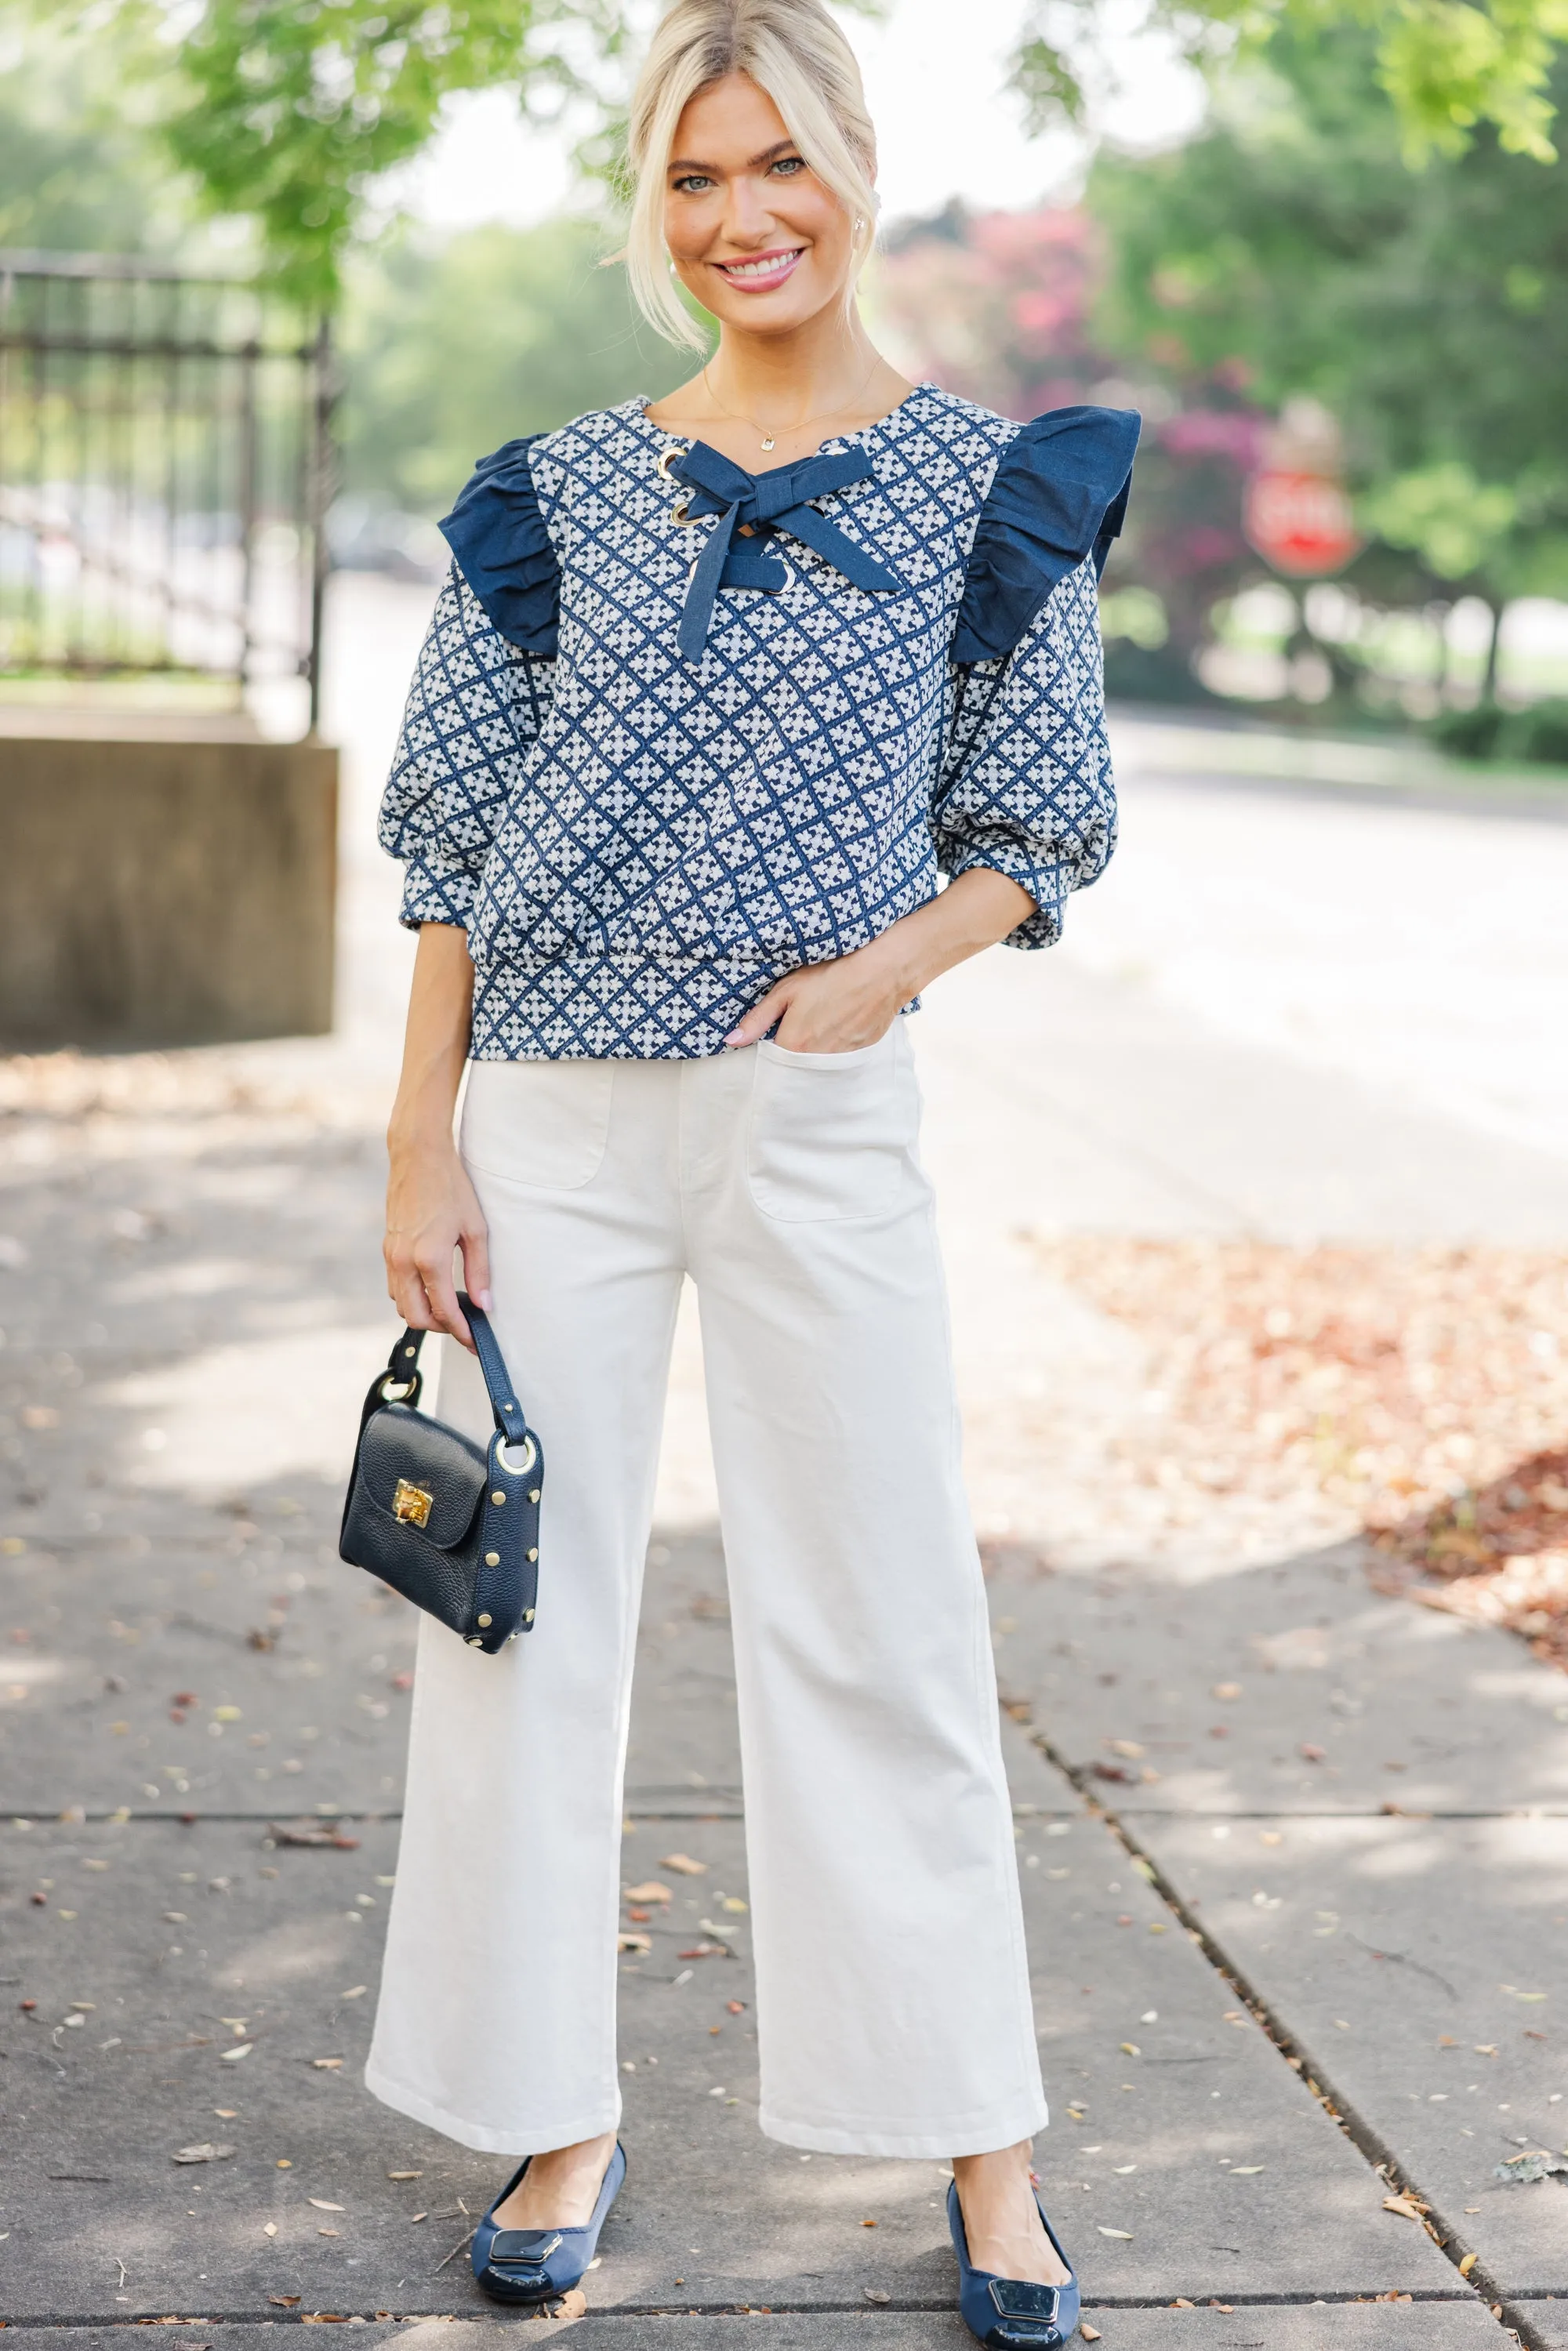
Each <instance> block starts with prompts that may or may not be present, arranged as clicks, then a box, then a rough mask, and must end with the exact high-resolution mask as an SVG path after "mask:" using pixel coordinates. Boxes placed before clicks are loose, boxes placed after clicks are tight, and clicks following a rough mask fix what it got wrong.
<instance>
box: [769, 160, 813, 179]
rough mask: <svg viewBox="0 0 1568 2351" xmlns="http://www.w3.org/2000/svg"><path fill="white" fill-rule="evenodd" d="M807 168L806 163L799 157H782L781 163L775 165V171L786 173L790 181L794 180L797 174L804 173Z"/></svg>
mask: <svg viewBox="0 0 1568 2351" xmlns="http://www.w3.org/2000/svg"><path fill="white" fill-rule="evenodd" d="M805 168H806V165H805V162H804V160H803V159H802V158H801V157H800V156H799V155H780V157H779V161H778V162H776V163H775V164H774V165H773V169H774V171H776V172H786V173H787V174H788V175H789V178H790V179H793V178H794V176H795V174H796V172H803V171H804V170H805Z"/></svg>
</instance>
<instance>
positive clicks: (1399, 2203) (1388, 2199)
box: [1383, 2196, 1421, 2220]
mask: <svg viewBox="0 0 1568 2351" xmlns="http://www.w3.org/2000/svg"><path fill="white" fill-rule="evenodd" d="M1383 2209H1384V2210H1385V2212H1397V2213H1398V2215H1399V2217H1400V2219H1401V2220H1419V2219H1420V2218H1421V2207H1420V2206H1419V2205H1418V2204H1413V2203H1412V2202H1411V2200H1410V2199H1409V2197H1408V2196H1385V2198H1384V2199H1383Z"/></svg>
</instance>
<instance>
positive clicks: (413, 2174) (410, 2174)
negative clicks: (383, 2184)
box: [387, 2171, 424, 2179]
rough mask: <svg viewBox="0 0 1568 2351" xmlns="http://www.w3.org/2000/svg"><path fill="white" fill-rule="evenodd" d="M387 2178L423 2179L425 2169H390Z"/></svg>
mask: <svg viewBox="0 0 1568 2351" xmlns="http://www.w3.org/2000/svg"><path fill="white" fill-rule="evenodd" d="M387 2178H388V2179H423V2178H424V2174H423V2171H389V2172H388V2174H387Z"/></svg>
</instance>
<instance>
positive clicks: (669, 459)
mask: <svg viewBox="0 0 1568 2351" xmlns="http://www.w3.org/2000/svg"><path fill="white" fill-rule="evenodd" d="M690 454H691V452H690V450H689V449H688V447H687V445H686V444H685V442H682V441H672V442H671V443H670V444H669V446H668V447H667V448H664V449H661V450H660V452H659V455H658V460H657V462H656V464H655V465H654V467H653V471H654V473H655V474H657V475H658V476H659V479H660V480H661V482H667V481H668V480H669V478H670V467H671V466H672V465H674V462H675V459H676V458H677V457H685V456H689V455H690Z"/></svg>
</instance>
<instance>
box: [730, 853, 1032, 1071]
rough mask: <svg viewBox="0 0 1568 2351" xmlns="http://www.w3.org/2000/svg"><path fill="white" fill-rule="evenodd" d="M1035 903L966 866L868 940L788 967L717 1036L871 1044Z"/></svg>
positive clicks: (994, 876)
mask: <svg viewBox="0 0 1568 2351" xmlns="http://www.w3.org/2000/svg"><path fill="white" fill-rule="evenodd" d="M1034 910H1035V902H1034V900H1033V899H1032V898H1031V897H1030V894H1029V892H1028V891H1027V890H1025V889H1023V888H1021V887H1020V885H1019V883H1016V882H1011V881H1009V879H1008V876H1007V875H1006V874H1005V873H998V872H993V871H992V870H991V869H990V868H989V867H988V866H973V867H971V868H970V870H969V871H968V872H965V873H960V874H959V875H958V876H957V878H956V880H955V881H953V882H950V883H948V885H947V887H946V890H944V891H943V892H942V893H940V895H939V896H937V897H935V898H931V899H928V900H927V901H926V903H925V905H924V906H917V907H916V908H915V912H914V913H913V914H904V915H903V916H901V918H900V919H899V921H897V922H896V923H891V924H889V925H888V927H887V929H886V930H885V931H883V932H882V933H880V935H878V936H877V937H876V938H874V939H873V940H872V941H871V943H870V945H869V946H863V947H857V948H856V949H855V950H854V953H853V954H852V955H847V956H836V957H835V958H834V960H833V961H832V962H831V963H808V964H802V965H801V967H800V970H799V971H792V972H789V973H787V974H786V976H785V977H784V978H782V979H780V980H779V981H777V982H776V983H775V984H774V986H773V987H770V988H769V989H768V993H767V995H766V996H765V997H764V998H762V1001H761V1003H760V1004H754V1005H753V1006H752V1008H751V1009H750V1011H749V1012H748V1013H747V1016H746V1018H745V1019H744V1020H742V1021H741V1022H740V1023H739V1024H738V1025H737V1027H736V1028H734V1029H731V1030H730V1032H729V1035H728V1036H727V1038H726V1039H725V1040H724V1041H725V1043H726V1044H727V1045H736V1046H739V1045H755V1044H756V1043H757V1041H758V1039H759V1038H762V1037H766V1036H767V1034H768V1030H769V1029H772V1028H774V1027H777V1029H778V1030H779V1044H780V1045H782V1046H783V1047H784V1048H785V1050H786V1051H788V1052H791V1053H852V1052H854V1051H855V1050H857V1048H858V1047H860V1046H862V1045H874V1044H875V1043H876V1040H877V1039H878V1038H879V1037H885V1036H886V1034H887V1032H888V1030H889V1029H891V1028H892V1026H893V1024H894V1020H896V1019H897V1018H898V1015H899V1011H900V1009H901V1008H902V1007H903V1006H904V1005H905V1004H907V1003H908V1002H909V1000H910V998H912V997H915V996H918V995H919V993H920V991H921V989H922V988H923V987H925V986H926V985H927V983H928V982H929V981H931V980H933V979H935V978H936V976H937V974H938V973H939V972H944V971H949V970H951V968H952V967H953V966H954V965H955V964H956V963H962V962H964V961H965V959H966V958H967V956H972V955H978V954H979V952H980V950H981V949H982V947H988V946H994V945H995V944H996V942H997V940H998V939H1005V938H1006V937H1007V935H1008V934H1009V931H1014V930H1016V929H1017V928H1018V926H1019V924H1020V923H1022V922H1024V921H1026V920H1027V918H1028V917H1029V916H1030V914H1033V912H1034Z"/></svg>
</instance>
